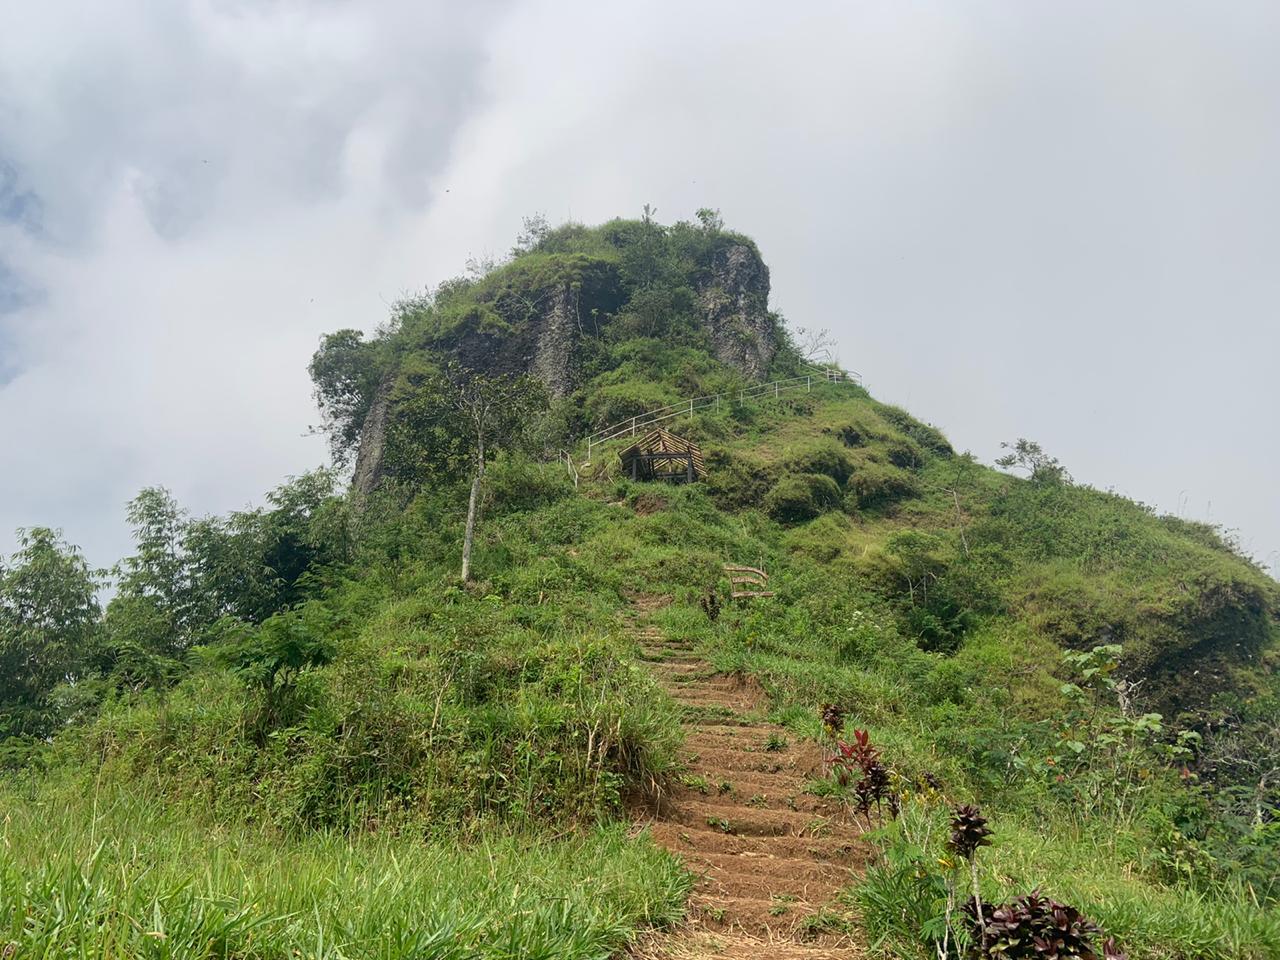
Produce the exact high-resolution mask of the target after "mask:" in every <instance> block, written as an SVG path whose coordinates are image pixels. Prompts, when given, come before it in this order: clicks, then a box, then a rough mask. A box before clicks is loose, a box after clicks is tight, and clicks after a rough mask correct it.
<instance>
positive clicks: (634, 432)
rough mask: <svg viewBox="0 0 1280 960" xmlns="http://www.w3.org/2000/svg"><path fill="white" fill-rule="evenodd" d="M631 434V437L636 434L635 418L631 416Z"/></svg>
mask: <svg viewBox="0 0 1280 960" xmlns="http://www.w3.org/2000/svg"><path fill="white" fill-rule="evenodd" d="M631 435H632V436H633V437H634V436H635V435H636V418H635V417H632V418H631Z"/></svg>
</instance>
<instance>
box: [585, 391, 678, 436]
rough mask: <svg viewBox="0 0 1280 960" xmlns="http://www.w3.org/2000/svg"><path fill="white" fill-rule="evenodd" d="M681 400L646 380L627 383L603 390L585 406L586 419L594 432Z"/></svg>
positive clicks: (595, 394)
mask: <svg viewBox="0 0 1280 960" xmlns="http://www.w3.org/2000/svg"><path fill="white" fill-rule="evenodd" d="M678 399H679V398H678V397H677V396H676V395H675V394H674V393H672V392H671V391H670V390H668V389H666V388H665V387H663V386H661V385H659V384H656V383H651V382H647V381H628V382H626V383H614V384H609V385H608V386H603V387H600V388H599V389H598V390H596V391H595V393H593V394H592V396H591V398H590V399H589V400H588V401H587V403H586V411H587V416H588V418H589V419H590V421H591V424H592V426H593V428H594V429H597V430H599V429H603V428H604V427H607V426H610V425H611V424H615V423H618V422H619V421H622V420H625V419H626V418H627V417H638V416H641V415H642V414H645V413H648V412H649V411H650V410H656V409H657V408H659V407H664V406H666V405H667V404H669V403H674V402H675V401H676V400H678Z"/></svg>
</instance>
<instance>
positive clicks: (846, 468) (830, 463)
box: [787, 443, 854, 486]
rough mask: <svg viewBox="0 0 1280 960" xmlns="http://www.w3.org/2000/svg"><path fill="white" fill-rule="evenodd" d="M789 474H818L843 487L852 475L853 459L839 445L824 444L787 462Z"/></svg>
mask: <svg viewBox="0 0 1280 960" xmlns="http://www.w3.org/2000/svg"><path fill="white" fill-rule="evenodd" d="M787 469H788V471H789V472H791V473H818V474H822V475H823V476H824V477H830V478H831V479H832V480H834V481H835V482H836V483H838V484H840V485H841V486H843V485H844V484H845V482H846V481H847V480H848V479H849V477H850V476H851V475H852V474H853V470H854V462H853V459H852V458H851V457H850V456H849V454H848V453H846V452H845V451H844V450H843V449H841V448H840V446H839V445H837V444H835V443H824V444H822V445H821V446H818V447H814V448H813V449H811V450H806V451H804V452H803V453H798V454H796V455H795V456H793V457H791V459H790V460H788V461H787Z"/></svg>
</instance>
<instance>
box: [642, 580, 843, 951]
mask: <svg viewBox="0 0 1280 960" xmlns="http://www.w3.org/2000/svg"><path fill="white" fill-rule="evenodd" d="M662 604H663V601H662V600H661V599H660V598H654V597H642V598H637V599H636V600H635V601H634V609H633V620H632V631H633V635H634V636H635V638H636V640H637V641H638V642H639V644H640V647H641V649H642V651H643V654H642V655H643V657H644V659H645V660H646V661H647V662H648V663H649V666H650V668H651V669H652V670H653V672H654V673H655V674H656V675H657V676H658V678H659V679H660V680H661V682H662V684H663V685H664V686H665V687H666V689H667V691H668V692H669V693H670V694H671V696H672V697H674V698H675V699H676V701H677V702H679V703H680V704H682V705H683V706H684V707H685V715H686V719H685V732H686V736H687V739H686V746H685V750H686V756H685V758H684V759H685V766H686V769H685V772H684V774H683V775H682V776H681V777H680V778H679V780H678V782H675V783H673V784H672V786H671V789H670V790H669V791H668V792H667V793H666V794H665V795H664V796H662V797H661V799H659V800H657V801H651V802H649V803H648V804H646V805H645V807H644V808H642V809H641V810H639V811H638V812H637V820H638V821H640V822H642V823H647V824H648V826H649V829H650V832H651V834H652V836H653V838H654V839H655V840H656V841H657V842H658V843H660V844H662V845H663V846H665V847H667V848H668V849H669V850H671V851H673V852H675V853H677V854H679V855H680V856H681V857H682V858H683V859H684V861H685V863H686V865H687V866H688V868H689V870H690V871H692V872H693V873H694V874H695V875H696V876H697V878H698V880H697V885H696V887H695V889H694V893H693V896H692V897H691V899H690V904H689V919H688V921H687V923H686V924H685V926H684V927H683V928H681V929H680V930H679V931H677V932H675V933H674V934H667V935H663V936H658V937H655V938H653V939H652V940H651V941H649V942H648V943H645V944H642V945H641V946H639V947H638V948H637V949H636V951H635V953H636V956H638V957H642V958H646V960H649V958H651V960H713V958H722V960H745V958H755V957H759V958H765V957H768V958H782V960H792V958H794V960H848V958H852V957H861V956H863V955H864V953H865V951H864V950H863V949H861V948H860V946H859V944H858V943H857V942H856V940H855V939H854V935H853V933H852V931H854V930H855V929H856V918H855V917H854V916H853V915H852V914H851V913H850V911H849V908H848V906H847V905H845V904H842V903H840V902H839V901H838V900H837V896H838V894H839V893H840V891H841V890H842V889H843V888H844V887H845V886H847V885H848V883H849V881H850V879H851V876H850V872H851V871H856V870H859V869H861V868H862V867H863V866H864V865H865V863H866V858H867V847H866V844H865V843H864V842H863V841H862V840H861V838H860V830H859V828H858V826H857V824H856V823H854V822H853V821H852V820H851V819H850V818H849V817H848V816H847V815H846V813H845V811H844V810H843V809H842V808H841V807H840V806H839V805H838V804H834V803H832V802H830V801H827V800H823V799H820V798H817V797H814V796H813V795H811V794H808V793H805V785H806V782H807V781H809V780H810V779H812V778H813V777H815V776H819V775H821V767H822V751H821V749H820V747H819V745H818V744H816V743H812V742H796V740H795V738H794V736H793V735H792V734H790V733H789V731H787V730H786V729H785V728H783V727H780V726H778V725H776V724H772V723H769V722H768V721H767V720H764V719H763V710H764V700H765V698H764V695H763V691H761V690H760V689H759V687H758V686H757V685H756V684H755V683H753V682H752V681H751V680H749V679H747V678H742V677H735V676H727V675H724V674H717V673H716V672H715V671H714V669H713V668H712V667H711V665H710V664H709V663H707V662H706V661H705V660H703V659H702V658H701V657H700V656H699V655H698V653H697V652H696V651H695V650H694V648H693V647H692V645H691V644H689V643H687V642H684V641H678V640H670V639H668V638H667V637H665V636H664V635H663V633H662V631H661V630H660V629H658V628H657V627H656V626H655V625H653V623H652V622H651V621H650V614H651V613H652V612H653V611H654V610H656V609H658V608H660V607H661V606H662Z"/></svg>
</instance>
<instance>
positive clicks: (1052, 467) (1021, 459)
mask: <svg viewBox="0 0 1280 960" xmlns="http://www.w3.org/2000/svg"><path fill="white" fill-rule="evenodd" d="M1000 447H1001V449H1004V450H1008V451H1010V452H1009V453H1007V454H1005V456H1003V457H1000V458H998V459H997V460H996V466H998V467H1004V468H1006V469H1009V468H1012V469H1015V470H1025V471H1026V472H1027V475H1028V476H1029V477H1030V478H1031V479H1032V480H1034V481H1035V482H1037V483H1051V484H1064V483H1070V482H1071V474H1070V473H1068V472H1067V468H1066V467H1064V466H1063V465H1062V464H1060V463H1059V462H1058V461H1057V459H1056V458H1054V457H1051V456H1049V455H1048V454H1047V453H1045V452H1044V449H1043V448H1042V447H1041V446H1040V444H1038V443H1036V442H1034V441H1032V440H1027V439H1025V438H1023V437H1019V438H1018V440H1017V442H1016V443H1002V444H1000Z"/></svg>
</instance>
